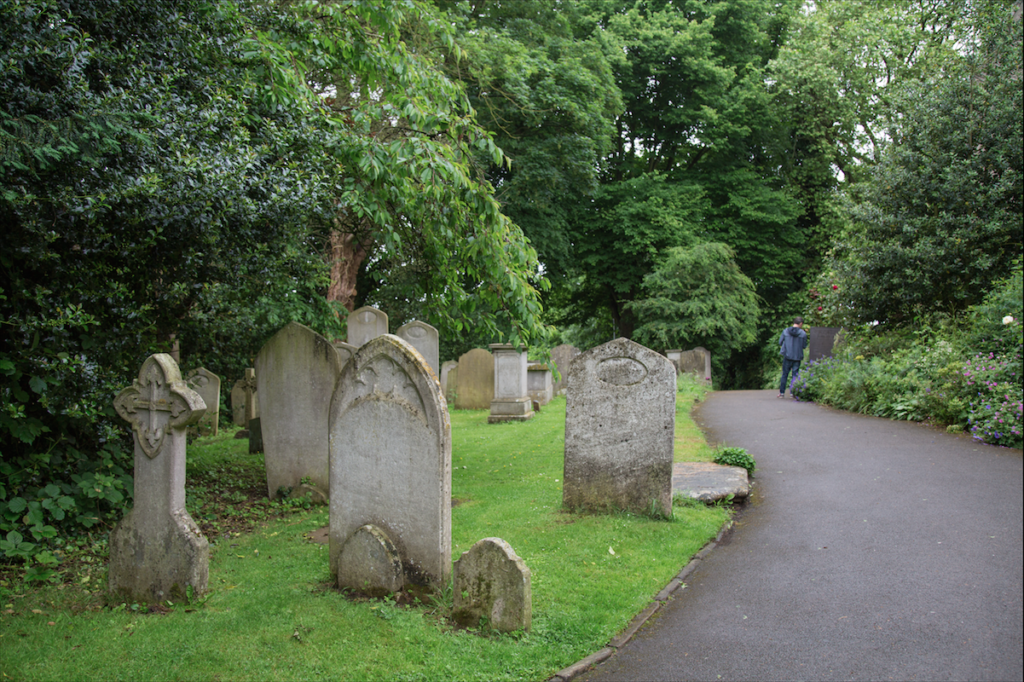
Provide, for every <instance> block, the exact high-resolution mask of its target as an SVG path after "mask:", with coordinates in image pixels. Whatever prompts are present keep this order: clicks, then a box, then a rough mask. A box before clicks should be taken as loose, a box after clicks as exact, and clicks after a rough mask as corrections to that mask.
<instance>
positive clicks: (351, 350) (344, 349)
mask: <svg viewBox="0 0 1024 682" xmlns="http://www.w3.org/2000/svg"><path fill="white" fill-rule="evenodd" d="M331 345H333V346H334V350H336V351H338V356H339V357H340V358H341V366H342V367H344V366H345V365H346V364H347V363H348V361H349V360H351V359H352V356H353V355H355V352H356V351H357V350H359V348H358V347H356V346H353V345H352V344H351V343H345V342H344V341H335V342H334V343H333V344H331Z"/></svg>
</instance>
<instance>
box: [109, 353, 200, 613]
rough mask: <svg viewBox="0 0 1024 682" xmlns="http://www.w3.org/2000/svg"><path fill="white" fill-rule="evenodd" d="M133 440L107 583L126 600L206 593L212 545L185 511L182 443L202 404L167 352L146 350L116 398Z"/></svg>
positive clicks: (166, 598)
mask: <svg viewBox="0 0 1024 682" xmlns="http://www.w3.org/2000/svg"><path fill="white" fill-rule="evenodd" d="M114 408H115V409H116V410H117V413H118V414H119V415H120V416H121V418H122V419H124V420H125V421H127V422H129V423H130V424H131V425H132V432H133V435H134V439H135V471H134V478H135V503H134V506H133V507H132V509H131V511H129V512H128V513H127V514H126V515H125V517H124V518H123V519H121V521H120V522H119V523H118V524H117V526H115V528H114V530H113V531H111V533H110V542H109V547H110V565H109V571H108V585H109V589H110V591H111V592H113V593H114V594H115V595H117V597H118V598H120V599H125V600H127V601H129V602H149V603H151V602H160V601H165V600H168V599H172V600H179V599H181V600H184V599H185V598H186V597H187V596H188V592H189V588H191V591H192V594H193V595H200V594H202V593H203V592H205V591H206V588H207V582H208V580H209V572H210V568H209V563H210V546H209V543H208V542H207V540H206V538H205V537H203V535H202V533H201V532H200V531H199V527H198V526H197V525H196V524H195V522H194V521H193V520H192V517H191V516H189V514H188V512H187V511H186V510H185V443H186V439H187V436H186V431H187V428H188V426H189V425H191V424H195V423H196V422H198V421H199V420H200V418H201V417H202V416H203V412H204V411H205V409H206V407H205V405H204V404H203V399H202V397H200V395H199V394H198V393H196V392H195V391H193V390H192V389H190V388H189V387H188V386H187V385H186V384H185V382H184V381H182V379H181V372H180V370H179V369H178V364H177V363H176V362H175V361H174V359H173V358H172V357H171V356H170V355H167V354H164V353H159V354H157V355H151V356H149V358H148V359H147V360H146V361H145V362H144V363H143V364H142V369H141V370H139V378H138V379H136V380H135V382H134V383H133V384H132V385H131V386H130V387H129V388H126V389H124V390H123V391H121V392H120V393H119V394H118V396H117V398H115V399H114Z"/></svg>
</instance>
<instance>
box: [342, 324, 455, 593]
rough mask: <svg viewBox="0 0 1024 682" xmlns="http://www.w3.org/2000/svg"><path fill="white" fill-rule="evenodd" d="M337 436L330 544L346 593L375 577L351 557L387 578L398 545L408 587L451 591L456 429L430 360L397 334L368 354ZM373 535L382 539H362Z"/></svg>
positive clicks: (347, 373) (352, 373) (348, 389)
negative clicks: (360, 558) (362, 558)
mask: <svg viewBox="0 0 1024 682" xmlns="http://www.w3.org/2000/svg"><path fill="white" fill-rule="evenodd" d="M329 429H330V451H331V499H330V533H329V545H330V561H331V571H332V573H333V574H334V575H335V576H336V577H337V580H338V585H339V586H341V587H351V588H353V589H356V590H360V591H361V590H362V589H363V583H364V581H365V580H366V574H367V571H366V570H365V569H364V568H362V567H360V566H359V565H358V564H359V562H357V561H354V560H352V557H357V556H366V557H367V560H368V561H372V562H374V564H375V565H377V566H380V567H384V568H381V569H380V570H381V571H384V573H387V571H385V570H384V569H385V568H386V567H387V566H388V565H391V564H392V563H393V562H392V558H391V553H390V551H389V550H388V546H389V543H390V545H392V546H393V547H394V548H395V552H397V556H398V557H399V558H400V561H401V564H402V575H403V577H402V581H403V582H404V583H412V584H418V585H426V586H429V587H431V588H437V589H442V588H444V586H446V585H447V584H448V581H449V579H450V578H451V542H452V539H451V538H452V529H451V490H452V444H451V424H450V422H449V420H448V408H447V405H446V403H445V401H444V398H443V397H442V396H441V387H440V385H439V384H438V383H437V381H436V380H435V379H434V377H433V375H432V374H431V372H430V368H429V367H427V365H426V363H425V362H424V361H423V356H421V355H420V354H419V353H417V352H416V351H415V349H414V348H413V347H412V346H410V345H409V344H408V343H406V342H405V341H403V340H402V339H400V338H398V337H397V336H392V335H390V334H389V335H385V336H379V337H377V338H376V339H374V340H372V341H370V342H369V343H367V344H366V345H365V346H363V347H362V348H360V349H359V351H357V352H356V354H355V355H354V356H353V358H352V360H351V361H350V362H349V363H348V365H346V366H345V369H344V371H343V372H342V374H341V378H340V379H339V381H338V385H337V389H336V390H335V392H334V397H333V399H332V400H331V402H330V427H329ZM364 526H373V527H374V528H375V529H376V530H375V531H373V532H370V531H367V532H365V533H362V534H361V535H360V537H358V538H356V537H355V536H356V531H358V530H359V529H360V528H363V527H364ZM368 535H369V537H368ZM350 544H355V545H356V546H355V547H351V548H350ZM359 546H362V547H369V548H371V550H372V551H363V550H360V549H359ZM377 572H378V573H380V571H377ZM389 575H390V574H389ZM385 583H386V584H387V583H389V584H392V585H393V582H390V578H388V579H387V580H385ZM375 589H387V588H385V587H383V586H382V585H377V586H376V588H375Z"/></svg>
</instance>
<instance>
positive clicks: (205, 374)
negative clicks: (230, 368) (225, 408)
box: [186, 367, 220, 436]
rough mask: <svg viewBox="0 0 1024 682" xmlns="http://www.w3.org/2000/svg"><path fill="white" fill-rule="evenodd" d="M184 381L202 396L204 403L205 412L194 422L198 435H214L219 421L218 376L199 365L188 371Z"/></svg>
mask: <svg viewBox="0 0 1024 682" xmlns="http://www.w3.org/2000/svg"><path fill="white" fill-rule="evenodd" d="M186 383H188V386H189V388H191V389H192V390H193V391H195V392H196V393H198V394H199V395H200V396H202V398H203V402H204V403H205V404H206V412H205V413H204V414H203V418H202V419H200V420H199V423H198V424H196V428H197V429H198V430H199V435H201V436H207V435H209V436H216V435H217V432H218V431H219V429H218V426H217V424H218V422H219V421H220V377H219V376H217V375H216V374H214V373H213V372H211V371H210V370H208V369H206V368H205V367H200V368H199V369H194V370H192V371H191V372H189V374H188V380H187V382H186Z"/></svg>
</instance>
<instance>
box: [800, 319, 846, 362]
mask: <svg viewBox="0 0 1024 682" xmlns="http://www.w3.org/2000/svg"><path fill="white" fill-rule="evenodd" d="M841 329H842V327H811V328H810V329H808V330H807V332H808V333H807V336H808V347H809V350H808V354H807V361H808V362H814V361H815V360H821V359H822V358H830V357H832V348H833V346H834V345H835V341H836V335H837V334H839V332H840V330H841Z"/></svg>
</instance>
